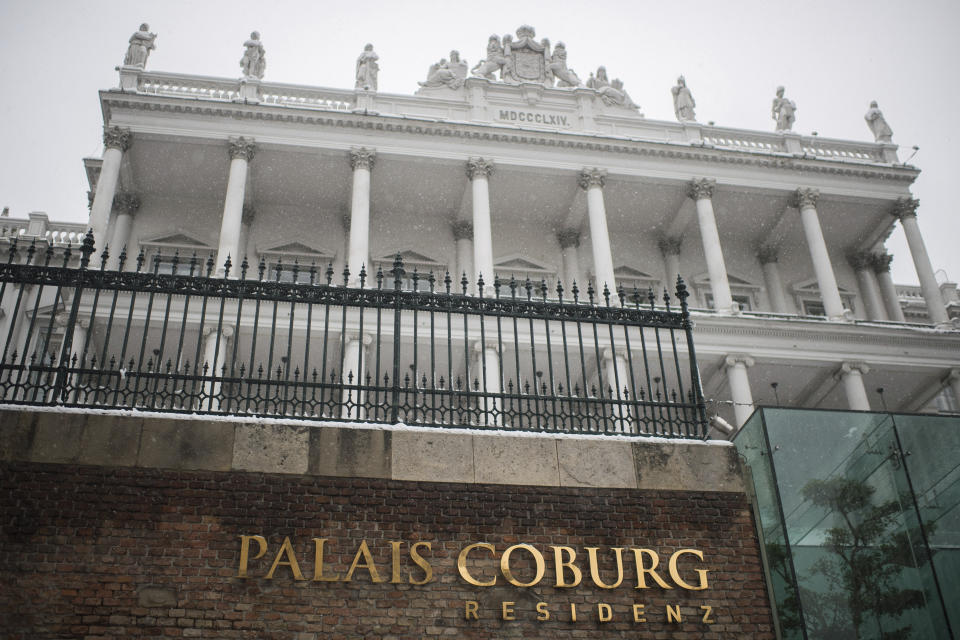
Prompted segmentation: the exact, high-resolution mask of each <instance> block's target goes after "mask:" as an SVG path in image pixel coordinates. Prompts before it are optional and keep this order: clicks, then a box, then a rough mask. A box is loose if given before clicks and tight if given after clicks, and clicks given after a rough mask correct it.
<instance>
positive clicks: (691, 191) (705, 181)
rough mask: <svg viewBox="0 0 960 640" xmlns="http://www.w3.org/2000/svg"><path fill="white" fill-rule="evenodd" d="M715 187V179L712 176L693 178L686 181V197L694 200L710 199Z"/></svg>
mask: <svg viewBox="0 0 960 640" xmlns="http://www.w3.org/2000/svg"><path fill="white" fill-rule="evenodd" d="M716 188H717V181H716V180H714V179H713V178H694V179H693V180H691V181H690V182H689V183H687V197H688V198H692V199H694V200H710V199H711V198H713V191H714V189H716Z"/></svg>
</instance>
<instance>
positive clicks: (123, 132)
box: [103, 127, 133, 151]
mask: <svg viewBox="0 0 960 640" xmlns="http://www.w3.org/2000/svg"><path fill="white" fill-rule="evenodd" d="M132 144H133V134H132V133H130V129H121V128H120V127H104V128H103V146H104V147H106V148H107V149H119V150H120V151H126V150H127V149H129V148H130V145H132Z"/></svg>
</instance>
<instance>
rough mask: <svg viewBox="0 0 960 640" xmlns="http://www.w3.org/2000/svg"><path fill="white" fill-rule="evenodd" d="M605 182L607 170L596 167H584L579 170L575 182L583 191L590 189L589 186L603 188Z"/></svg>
mask: <svg viewBox="0 0 960 640" xmlns="http://www.w3.org/2000/svg"><path fill="white" fill-rule="evenodd" d="M606 183H607V170H606V169H598V168H596V167H585V168H583V169H581V170H580V174H579V175H578V176H577V184H579V185H580V188H581V189H583V190H584V191H586V190H588V189H590V188H591V187H599V188H601V189H602V188H603V186H604V185H605V184H606Z"/></svg>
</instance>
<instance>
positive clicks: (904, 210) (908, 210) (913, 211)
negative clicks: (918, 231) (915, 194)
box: [890, 196, 920, 219]
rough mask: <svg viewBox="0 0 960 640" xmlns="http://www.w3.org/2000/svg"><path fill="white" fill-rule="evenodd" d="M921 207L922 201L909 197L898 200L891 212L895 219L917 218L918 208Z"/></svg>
mask: <svg viewBox="0 0 960 640" xmlns="http://www.w3.org/2000/svg"><path fill="white" fill-rule="evenodd" d="M919 206H920V201H919V200H917V199H916V198H911V197H909V196H907V197H904V198H897V199H896V201H895V202H894V203H893V208H892V209H891V210H890V214H891V215H893V216H894V217H895V218H899V219H903V218H906V217H909V216H913V217H916V215H917V207H919Z"/></svg>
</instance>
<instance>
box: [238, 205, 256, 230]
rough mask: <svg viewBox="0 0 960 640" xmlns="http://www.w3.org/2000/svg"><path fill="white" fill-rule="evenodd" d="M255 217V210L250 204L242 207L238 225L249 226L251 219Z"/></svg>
mask: <svg viewBox="0 0 960 640" xmlns="http://www.w3.org/2000/svg"><path fill="white" fill-rule="evenodd" d="M256 216H257V210H256V209H255V208H254V207H253V205H252V204H245V205H243V212H242V213H241V214H240V223H241V224H246V225H249V224H250V223H252V222H253V219H254V218H255V217H256Z"/></svg>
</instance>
